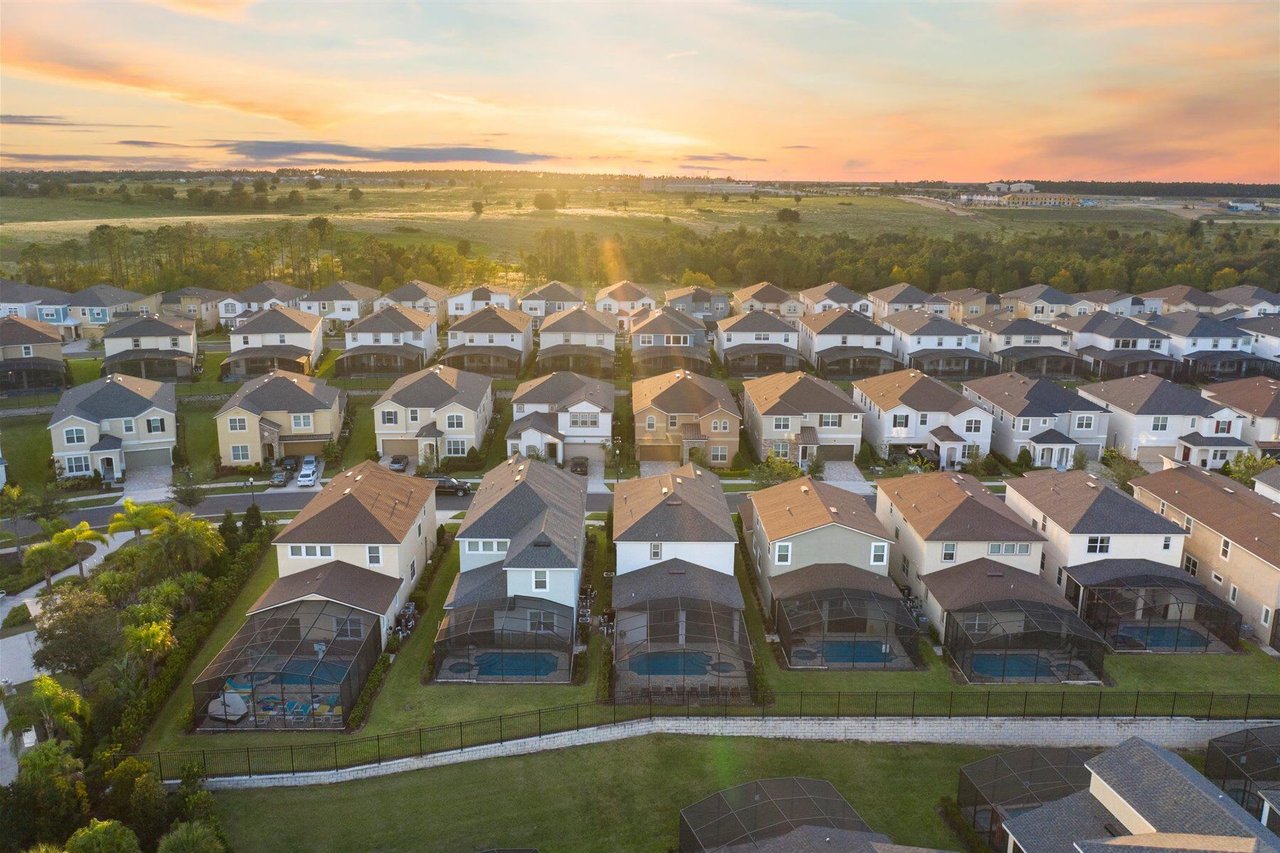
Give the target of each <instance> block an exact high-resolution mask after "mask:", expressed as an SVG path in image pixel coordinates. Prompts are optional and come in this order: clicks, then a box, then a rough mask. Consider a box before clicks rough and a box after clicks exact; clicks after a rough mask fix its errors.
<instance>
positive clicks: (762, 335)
mask: <svg viewBox="0 0 1280 853" xmlns="http://www.w3.org/2000/svg"><path fill="white" fill-rule="evenodd" d="M752 337H753V338H754V339H755V340H757V341H762V342H767V341H768V340H769V333H768V332H756V333H755V334H754V335H753V336H752Z"/></svg>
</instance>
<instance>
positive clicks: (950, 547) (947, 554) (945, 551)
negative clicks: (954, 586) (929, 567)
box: [942, 542, 956, 563]
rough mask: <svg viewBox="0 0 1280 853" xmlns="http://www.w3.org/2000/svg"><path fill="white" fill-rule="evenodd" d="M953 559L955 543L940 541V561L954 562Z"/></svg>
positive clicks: (954, 558) (954, 559)
mask: <svg viewBox="0 0 1280 853" xmlns="http://www.w3.org/2000/svg"><path fill="white" fill-rule="evenodd" d="M955 561H956V543H954V542H943V543H942V562H944V563H954V562H955Z"/></svg>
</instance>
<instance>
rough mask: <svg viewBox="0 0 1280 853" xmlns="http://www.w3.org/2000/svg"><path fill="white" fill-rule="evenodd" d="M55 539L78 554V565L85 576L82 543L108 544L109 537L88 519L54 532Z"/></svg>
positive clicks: (55, 541) (56, 542)
mask: <svg viewBox="0 0 1280 853" xmlns="http://www.w3.org/2000/svg"><path fill="white" fill-rule="evenodd" d="M53 541H54V543H55V544H58V545H61V546H62V547H64V548H66V549H67V550H68V551H70V552H72V553H73V554H75V555H76V567H77V568H78V569H79V570H80V577H84V553H83V552H82V551H81V550H80V543H81V542H97V543H98V544H100V545H106V544H108V543H107V537H105V536H103V535H102V534H101V533H99V532H98V531H96V530H94V529H93V528H92V527H90V526H89V522H87V521H82V522H80V523H79V524H77V525H76V526H75V527H68V528H67V529H66V530H63V531H61V532H59V533H55V534H53Z"/></svg>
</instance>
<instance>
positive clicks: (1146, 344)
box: [1049, 311, 1179, 379]
mask: <svg viewBox="0 0 1280 853" xmlns="http://www.w3.org/2000/svg"><path fill="white" fill-rule="evenodd" d="M1049 324H1050V325H1051V326H1053V327H1054V328H1055V329H1060V330H1061V331H1064V332H1067V333H1069V334H1070V335H1071V349H1072V351H1073V352H1074V353H1075V354H1076V355H1077V356H1079V357H1080V358H1081V359H1083V360H1084V362H1085V364H1087V365H1088V366H1089V369H1090V370H1091V371H1092V372H1093V373H1094V375H1096V376H1099V377H1101V378H1103V379H1110V378H1112V377H1116V376H1134V375H1137V374H1139V373H1154V374H1157V375H1160V376H1174V375H1176V374H1177V372H1178V368H1179V362H1178V359H1176V358H1174V357H1173V356H1172V355H1170V354H1169V337H1168V335H1166V334H1164V333H1163V332H1161V331H1159V330H1157V329H1153V328H1151V327H1149V326H1147V325H1146V324H1145V323H1140V322H1138V321H1137V320H1134V319H1133V318H1131V317H1117V316H1116V315H1115V314H1112V313H1110V312H1108V311H1095V312H1094V313H1092V314H1082V315H1078V316H1069V317H1057V318H1054V319H1053V320H1051V321H1049Z"/></svg>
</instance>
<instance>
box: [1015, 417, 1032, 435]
mask: <svg viewBox="0 0 1280 853" xmlns="http://www.w3.org/2000/svg"><path fill="white" fill-rule="evenodd" d="M1018 431H1019V432H1031V418H1021V419H1019V421H1018Z"/></svg>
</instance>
